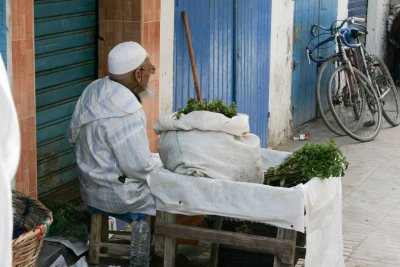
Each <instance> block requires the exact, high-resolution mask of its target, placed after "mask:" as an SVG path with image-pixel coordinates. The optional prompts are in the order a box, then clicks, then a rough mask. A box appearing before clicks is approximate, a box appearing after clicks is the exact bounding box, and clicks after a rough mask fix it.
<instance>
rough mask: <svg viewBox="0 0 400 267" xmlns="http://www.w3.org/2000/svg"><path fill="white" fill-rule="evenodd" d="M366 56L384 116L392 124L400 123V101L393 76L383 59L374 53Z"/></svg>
mask: <svg viewBox="0 0 400 267" xmlns="http://www.w3.org/2000/svg"><path fill="white" fill-rule="evenodd" d="M365 57H366V59H367V64H368V65H367V66H368V73H369V75H370V76H371V80H372V84H373V85H374V86H375V87H376V89H377V90H379V91H378V97H379V100H380V102H381V104H382V114H383V117H384V118H385V119H386V121H387V122H388V123H390V125H392V126H397V125H399V124H400V107H399V102H400V101H399V93H398V91H397V88H396V85H395V84H394V81H393V79H392V76H391V75H390V72H389V70H388V68H387V67H386V65H385V63H384V62H383V60H382V59H380V58H379V57H377V56H374V55H366V56H365Z"/></svg>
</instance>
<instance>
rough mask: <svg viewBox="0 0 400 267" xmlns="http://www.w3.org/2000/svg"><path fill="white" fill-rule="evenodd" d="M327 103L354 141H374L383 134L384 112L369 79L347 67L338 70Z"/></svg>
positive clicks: (329, 83)
mask: <svg viewBox="0 0 400 267" xmlns="http://www.w3.org/2000/svg"><path fill="white" fill-rule="evenodd" d="M328 102H329V105H330V107H331V110H332V113H333V116H334V118H335V119H336V122H337V124H338V125H339V126H340V127H341V128H342V130H343V131H344V132H345V133H346V134H348V135H349V136H350V137H352V138H353V139H355V140H358V141H361V142H366V141H371V140H373V139H374V138H375V137H376V135H377V134H378V132H379V130H380V125H381V116H382V111H381V107H380V104H379V100H378V98H377V96H376V94H375V93H374V91H373V89H372V87H371V84H370V82H369V81H368V78H367V77H366V76H365V75H363V74H362V73H361V72H360V71H359V70H357V69H353V70H350V69H349V68H348V67H347V66H341V67H339V68H337V69H336V70H335V71H334V72H333V73H332V74H331V77H330V78H329V81H328Z"/></svg>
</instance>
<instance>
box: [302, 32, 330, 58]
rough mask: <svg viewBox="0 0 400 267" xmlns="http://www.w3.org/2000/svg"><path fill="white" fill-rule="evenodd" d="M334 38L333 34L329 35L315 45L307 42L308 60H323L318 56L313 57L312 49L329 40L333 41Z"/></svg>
mask: <svg viewBox="0 0 400 267" xmlns="http://www.w3.org/2000/svg"><path fill="white" fill-rule="evenodd" d="M334 39H335V36H334V35H331V36H329V37H328V38H327V39H325V40H323V41H322V42H319V43H318V44H316V45H315V46H311V43H308V45H307V48H306V50H307V55H308V59H309V61H310V59H311V60H312V61H314V62H323V61H325V58H319V57H315V56H314V55H313V51H314V50H315V49H317V48H319V47H321V46H323V45H324V44H326V43H329V42H331V41H333V40H334Z"/></svg>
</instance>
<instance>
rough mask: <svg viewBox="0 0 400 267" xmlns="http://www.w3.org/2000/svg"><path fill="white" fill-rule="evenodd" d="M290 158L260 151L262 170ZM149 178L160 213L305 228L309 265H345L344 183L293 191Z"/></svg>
mask: <svg viewBox="0 0 400 267" xmlns="http://www.w3.org/2000/svg"><path fill="white" fill-rule="evenodd" d="M288 155H290V153H288V152H282V151H274V150H269V149H262V158H263V160H264V162H263V166H264V167H272V166H275V165H278V164H280V163H281V162H282V161H283V160H284V159H285V158H286V157H287V156H288ZM148 179H149V185H150V189H151V192H152V193H153V195H154V197H155V199H156V206H157V209H158V210H161V211H167V212H171V213H176V214H186V215H219V216H227V217H233V218H238V219H244V220H250V221H255V222H262V223H267V224H271V225H275V226H278V227H282V228H287V229H295V230H296V231H299V232H304V229H305V228H306V230H307V231H306V236H307V237H306V238H307V253H306V266H307V267H321V266H324V267H325V266H327V267H330V266H332V267H334V266H335V267H341V266H344V261H343V240H342V199H341V197H342V194H341V192H342V191H341V190H342V189H341V179H340V178H334V177H332V178H329V179H320V178H313V179H311V180H310V181H309V182H307V183H306V184H305V185H302V184H300V185H298V186H296V187H293V188H280V187H271V186H267V185H259V184H254V183H240V182H232V181H225V180H217V179H205V178H201V177H192V176H184V175H179V174H175V173H171V172H166V171H160V172H158V173H153V174H152V175H150V176H149V178H148ZM166 188H168V190H166ZM304 210H306V215H304Z"/></svg>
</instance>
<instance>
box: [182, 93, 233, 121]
mask: <svg viewBox="0 0 400 267" xmlns="http://www.w3.org/2000/svg"><path fill="white" fill-rule="evenodd" d="M201 110H205V111H210V112H217V113H221V114H223V115H225V116H226V117H228V118H232V117H233V116H236V114H237V110H236V103H235V102H232V104H231V105H230V106H227V105H226V104H225V102H224V101H222V100H221V99H215V100H213V101H211V102H205V103H199V102H197V100H196V99H195V98H190V99H189V100H188V102H187V104H186V108H185V109H182V108H179V109H178V111H177V113H176V118H177V119H179V118H180V116H181V114H188V113H190V112H192V111H201Z"/></svg>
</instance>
